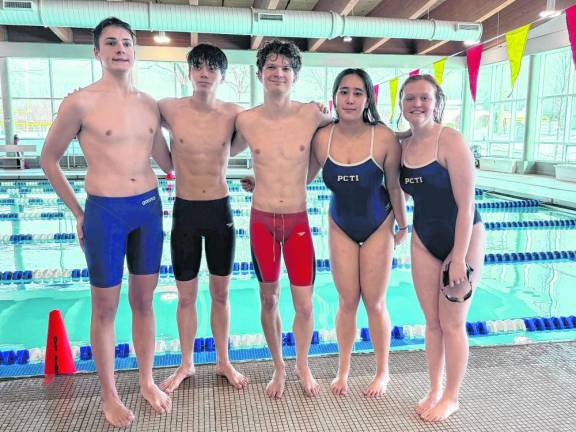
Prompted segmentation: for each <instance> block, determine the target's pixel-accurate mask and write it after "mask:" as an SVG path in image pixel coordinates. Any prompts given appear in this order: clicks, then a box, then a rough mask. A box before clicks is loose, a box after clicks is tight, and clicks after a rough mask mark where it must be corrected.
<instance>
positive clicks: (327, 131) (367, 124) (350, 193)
mask: <svg viewBox="0 0 576 432" xmlns="http://www.w3.org/2000/svg"><path fill="white" fill-rule="evenodd" d="M333 101H334V106H335V109H336V115H337V120H336V122H335V123H334V124H333V125H329V126H326V127H325V128H324V129H322V130H320V131H318V132H317V133H316V136H315V137H314V140H313V145H312V147H313V149H312V151H313V158H312V161H311V173H312V175H311V176H309V178H313V175H315V174H316V172H317V170H318V168H319V167H320V166H323V169H322V178H323V179H324V183H326V186H328V188H329V189H330V190H331V191H332V198H331V201H330V210H329V238H330V261H331V263H332V266H331V267H332V275H333V277H334V283H335V285H336V289H337V290H338V295H339V305H338V313H337V315H336V334H337V337H338V349H339V353H340V357H339V366H338V374H337V376H336V378H335V379H334V381H333V382H332V385H331V386H330V387H331V390H332V392H333V393H334V394H337V395H339V394H344V393H346V391H347V388H348V385H347V379H348V373H349V371H350V357H351V352H352V346H353V343H354V339H355V338H356V310H357V308H358V303H359V301H360V297H362V299H363V300H364V304H365V306H366V311H367V313H368V322H369V325H370V336H371V340H372V344H373V346H374V352H375V355H376V375H375V376H374V379H373V380H372V382H371V383H370V384H369V385H368V386H367V387H366V389H365V390H364V394H365V395H366V396H368V397H373V396H379V395H381V394H382V393H384V392H385V391H386V387H387V384H388V351H389V346H390V318H389V316H388V311H387V310H386V286H387V284H388V276H389V274H390V270H391V264H392V254H393V251H394V243H395V241H396V242H401V241H402V239H403V238H404V236H405V234H406V231H407V223H406V211H405V203H404V197H403V194H402V191H401V190H400V184H399V183H398V168H399V165H400V154H401V149H400V145H399V143H398V142H397V140H396V138H395V136H394V134H393V133H392V131H391V130H390V129H388V128H387V127H386V126H384V125H383V124H381V122H380V117H379V116H378V112H377V111H376V105H375V98H374V90H373V85H372V82H371V80H370V77H369V76H368V74H367V73H366V72H364V71H363V70H361V69H346V70H344V71H342V72H341V73H340V74H339V75H338V77H337V78H336V81H335V83H334V87H333ZM394 218H396V219H397V221H398V224H399V225H400V227H401V228H402V229H401V231H399V233H398V234H397V235H396V238H395V237H394V234H393V225H394Z"/></svg>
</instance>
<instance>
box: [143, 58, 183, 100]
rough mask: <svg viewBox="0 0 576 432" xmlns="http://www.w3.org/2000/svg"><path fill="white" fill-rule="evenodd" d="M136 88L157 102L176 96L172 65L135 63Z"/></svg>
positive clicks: (167, 63)
mask: <svg viewBox="0 0 576 432" xmlns="http://www.w3.org/2000/svg"><path fill="white" fill-rule="evenodd" d="M136 87H137V88H138V90H140V91H143V92H144V93H147V94H149V95H150V96H152V97H153V98H154V99H156V100H159V99H163V98H167V97H175V96H176V72H175V70H174V63H170V62H149V61H140V62H137V63H136Z"/></svg>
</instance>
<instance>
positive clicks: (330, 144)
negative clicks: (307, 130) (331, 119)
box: [324, 123, 336, 164]
mask: <svg viewBox="0 0 576 432" xmlns="http://www.w3.org/2000/svg"><path fill="white" fill-rule="evenodd" d="M334 126H336V124H334V123H333V124H332V127H331V128H330V136H329V137H328V151H327V152H326V159H324V164H326V161H327V160H328V158H329V157H330V147H332V135H333V134H334Z"/></svg>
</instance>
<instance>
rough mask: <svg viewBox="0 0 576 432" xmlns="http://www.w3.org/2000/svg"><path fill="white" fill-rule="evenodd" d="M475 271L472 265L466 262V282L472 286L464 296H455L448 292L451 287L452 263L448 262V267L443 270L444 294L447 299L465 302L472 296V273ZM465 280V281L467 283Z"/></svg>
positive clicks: (442, 288)
mask: <svg viewBox="0 0 576 432" xmlns="http://www.w3.org/2000/svg"><path fill="white" fill-rule="evenodd" d="M473 271H474V269H473V268H472V267H470V266H469V265H468V263H466V282H467V283H468V285H469V286H470V289H469V290H468V291H467V292H466V293H465V294H464V295H463V296H461V297H460V296H455V295H452V294H450V293H448V289H449V288H450V286H449V285H450V263H448V264H446V267H445V268H444V270H443V271H442V287H441V290H442V294H444V297H446V299H447V300H449V301H451V302H454V303H464V302H465V301H466V300H468V299H469V298H470V297H472V282H470V274H471V273H472V272H473ZM466 282H465V283H466Z"/></svg>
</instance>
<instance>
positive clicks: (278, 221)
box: [236, 40, 331, 398]
mask: <svg viewBox="0 0 576 432" xmlns="http://www.w3.org/2000/svg"><path fill="white" fill-rule="evenodd" d="M257 66H258V79H259V80H260V81H261V82H262V86H263V88H264V103H263V104H262V105H260V106H257V107H255V108H252V109H250V110H247V111H244V112H242V113H240V114H239V115H238V119H237V120H236V127H237V129H238V131H239V133H241V135H242V136H243V138H244V139H245V140H246V142H247V143H248V145H249V147H250V150H251V152H252V159H253V163H254V174H255V179H256V181H255V183H256V185H255V186H254V183H253V182H251V180H250V179H244V180H243V187H244V188H245V189H246V190H252V189H253V191H254V195H253V198H252V212H251V217H250V243H251V248H252V258H253V261H254V268H255V270H256V274H257V276H258V280H259V282H260V301H261V305H262V306H261V314H260V318H261V321H262V328H263V330H264V335H265V337H266V342H267V343H268V348H269V349H270V351H271V353H272V359H273V362H274V374H273V376H272V379H271V381H270V382H269V383H268V385H267V387H266V393H267V394H268V396H269V397H271V398H281V397H282V395H283V393H284V387H285V381H286V372H285V365H284V360H283V358H282V337H281V329H282V327H281V322H280V316H279V314H278V297H279V295H280V286H279V283H278V278H279V275H280V254H281V251H283V254H284V263H285V265H286V269H287V271H288V277H289V279H290V290H291V292H292V300H293V303H294V310H295V317H294V322H293V332H294V338H295V342H296V374H297V376H298V378H299V379H300V382H301V384H302V387H303V389H304V392H305V393H306V394H307V395H308V396H316V395H317V394H318V392H319V390H320V387H319V385H318V383H317V382H316V380H315V379H314V377H313V376H312V372H311V371H310V368H309V366H308V350H309V348H310V341H311V338H312V331H313V327H314V323H313V315H312V286H313V283H314V275H315V267H314V261H315V260H314V248H313V244H312V236H311V234H310V228H309V225H308V217H307V214H306V177H307V174H308V163H309V159H310V143H311V141H312V137H313V136H314V133H315V132H316V129H318V127H321V126H324V125H326V124H328V123H329V122H330V120H331V119H330V117H329V115H328V114H327V113H326V112H322V110H320V109H318V106H317V105H316V104H313V103H311V104H303V103H300V102H295V101H292V100H290V91H291V89H292V85H293V83H294V81H295V80H296V77H297V75H298V72H299V71H300V68H301V66H302V60H301V55H300V52H299V50H298V48H297V47H296V46H295V45H294V44H293V43H291V42H283V41H277V40H274V41H271V42H269V43H267V44H266V45H265V46H264V47H262V48H261V49H260V50H259V51H258V54H257Z"/></svg>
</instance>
